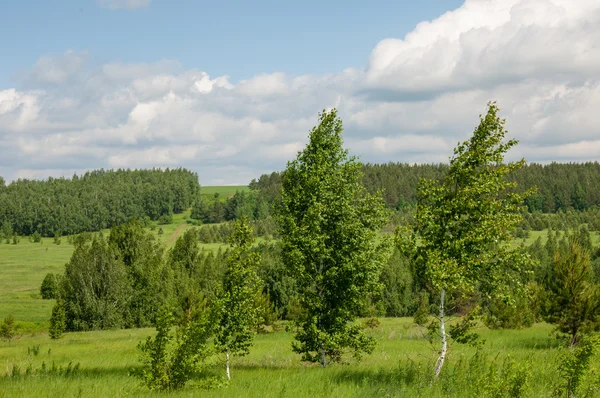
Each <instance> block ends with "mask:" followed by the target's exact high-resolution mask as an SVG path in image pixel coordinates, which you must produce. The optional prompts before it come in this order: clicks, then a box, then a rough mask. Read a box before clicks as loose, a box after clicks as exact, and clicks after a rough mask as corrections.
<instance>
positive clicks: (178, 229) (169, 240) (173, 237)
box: [166, 223, 185, 245]
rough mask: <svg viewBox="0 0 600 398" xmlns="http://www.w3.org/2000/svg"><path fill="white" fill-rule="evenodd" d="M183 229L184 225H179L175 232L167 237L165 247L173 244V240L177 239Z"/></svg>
mask: <svg viewBox="0 0 600 398" xmlns="http://www.w3.org/2000/svg"><path fill="white" fill-rule="evenodd" d="M183 227H185V223H184V224H181V225H180V226H178V227H177V229H176V230H175V232H173V234H172V235H171V236H169V239H167V242H166V243H167V245H170V244H171V243H173V242H174V241H175V239H177V237H178V236H179V234H180V233H181V230H182V229H183Z"/></svg>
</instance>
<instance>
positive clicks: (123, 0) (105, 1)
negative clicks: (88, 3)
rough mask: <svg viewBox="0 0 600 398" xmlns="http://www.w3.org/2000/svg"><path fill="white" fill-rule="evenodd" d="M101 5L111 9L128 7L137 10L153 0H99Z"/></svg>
mask: <svg viewBox="0 0 600 398" xmlns="http://www.w3.org/2000/svg"><path fill="white" fill-rule="evenodd" d="M97 1H98V5H99V6H100V7H104V8H109V9H111V10H117V9H126V10H137V9H139V8H145V7H148V6H149V5H150V1H151V0H97Z"/></svg>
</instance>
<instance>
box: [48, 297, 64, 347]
mask: <svg viewBox="0 0 600 398" xmlns="http://www.w3.org/2000/svg"><path fill="white" fill-rule="evenodd" d="M66 320H67V314H66V313H65V302H64V301H63V299H62V298H60V297H59V298H58V299H57V300H56V304H55V305H54V307H53V308H52V316H50V329H49V333H48V334H49V335H50V338H51V339H59V338H61V337H62V334H63V332H64V331H65V328H66V326H67V324H66Z"/></svg>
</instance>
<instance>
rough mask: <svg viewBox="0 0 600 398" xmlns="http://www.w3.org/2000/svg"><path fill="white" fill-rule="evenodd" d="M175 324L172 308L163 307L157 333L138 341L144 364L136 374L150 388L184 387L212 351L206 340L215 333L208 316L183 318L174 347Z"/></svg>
mask: <svg viewBox="0 0 600 398" xmlns="http://www.w3.org/2000/svg"><path fill="white" fill-rule="evenodd" d="M173 324H174V318H173V315H172V313H171V311H168V310H166V309H162V310H161V311H160V313H159V315H158V317H157V320H156V332H157V333H156V336H155V337H154V338H152V337H148V338H147V339H146V340H145V341H142V342H140V343H139V344H138V349H139V350H140V351H141V355H140V361H141V362H142V365H143V368H142V369H141V371H140V372H138V373H134V375H136V376H138V377H139V378H141V379H142V383H143V384H144V385H145V386H146V387H148V388H149V389H150V390H176V389H180V388H183V387H184V386H185V384H186V383H187V382H188V381H189V380H190V379H191V378H192V376H193V375H194V374H195V373H197V371H198V370H199V365H200V364H201V363H202V362H203V361H204V360H205V359H206V357H208V355H209V354H210V351H209V348H208V345H207V343H206V342H207V339H208V338H209V337H210V335H211V334H212V329H211V322H210V321H209V319H208V317H205V316H202V315H200V316H199V318H197V319H192V318H191V317H188V318H186V319H183V322H182V326H181V327H180V328H179V329H178V331H177V339H176V340H175V342H174V343H175V344H174V347H172V340H173V335H172V334H171V333H170V330H171V327H172V326H173Z"/></svg>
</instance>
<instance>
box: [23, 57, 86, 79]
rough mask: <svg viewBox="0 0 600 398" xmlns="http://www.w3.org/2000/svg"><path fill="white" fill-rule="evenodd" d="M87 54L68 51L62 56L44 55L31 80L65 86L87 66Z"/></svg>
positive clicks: (38, 62)
mask: <svg viewBox="0 0 600 398" xmlns="http://www.w3.org/2000/svg"><path fill="white" fill-rule="evenodd" d="M86 57H87V53H86V52H75V51H73V50H68V51H66V52H65V53H64V54H62V55H61V56H50V55H42V56H41V57H40V58H39V59H38V60H37V62H36V63H35V66H34V67H33V68H32V69H31V72H30V76H29V78H30V79H32V80H33V81H35V82H38V83H42V84H45V83H47V84H64V83H66V82H67V81H68V80H69V79H71V78H73V77H74V76H75V75H76V74H77V73H78V72H79V71H81V70H82V69H83V67H84V66H85V61H86Z"/></svg>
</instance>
